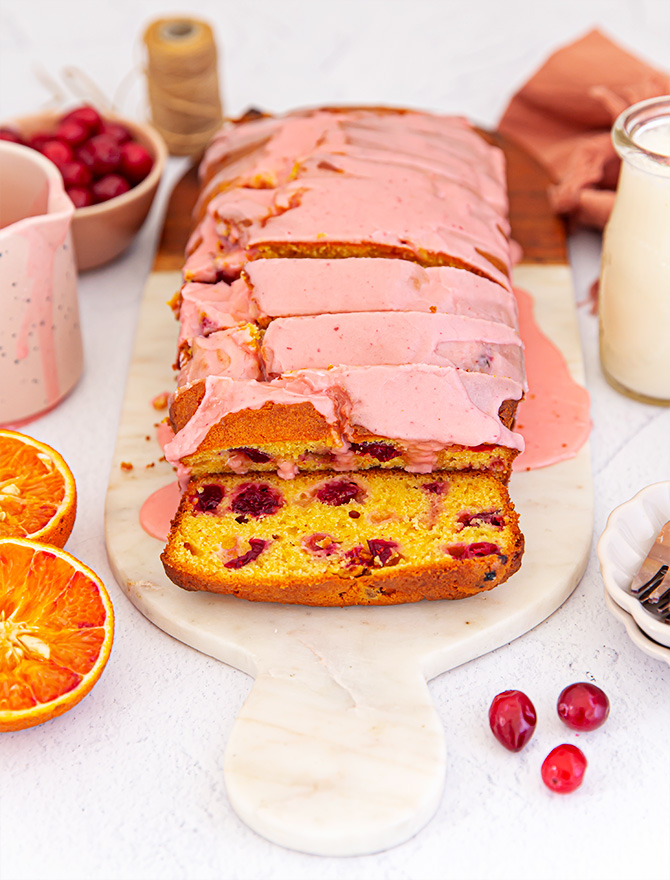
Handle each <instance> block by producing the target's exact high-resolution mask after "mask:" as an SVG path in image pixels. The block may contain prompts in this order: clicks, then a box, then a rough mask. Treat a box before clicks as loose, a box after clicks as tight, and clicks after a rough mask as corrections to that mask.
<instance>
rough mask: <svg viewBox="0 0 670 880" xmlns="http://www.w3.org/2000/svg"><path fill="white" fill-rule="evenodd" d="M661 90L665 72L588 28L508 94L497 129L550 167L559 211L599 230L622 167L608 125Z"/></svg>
mask: <svg viewBox="0 0 670 880" xmlns="http://www.w3.org/2000/svg"><path fill="white" fill-rule="evenodd" d="M667 94H670V76H669V75H668V74H667V73H665V72H663V71H660V70H656V69H655V68H653V67H650V66H649V65H648V64H646V63H645V62H644V61H641V60H640V59H639V58H635V57H634V56H633V55H630V54H629V53H628V52H626V51H625V50H624V49H622V48H621V47H620V46H617V45H616V44H615V43H613V42H612V41H611V40H610V39H608V37H606V36H605V35H604V34H602V33H601V32H600V31H598V30H593V31H591V32H590V33H588V34H586V36H584V37H582V38H581V39H579V40H577V41H576V42H574V43H571V44H570V45H568V46H565V47H563V48H562V49H559V50H558V51H557V52H555V53H554V54H553V55H551V56H550V57H549V58H548V59H547V61H546V62H545V63H544V64H543V66H542V67H541V68H540V69H539V70H538V71H537V73H536V74H535V75H534V76H532V77H531V79H530V80H529V81H528V82H527V83H526V85H525V86H523V88H521V89H520V91H519V92H517V94H516V95H515V96H514V97H513V98H512V100H511V102H510V104H509V106H508V107H507V110H506V111H505V113H504V115H503V117H502V119H501V121H500V124H499V126H498V130H499V131H500V132H501V133H502V134H504V135H506V136H507V137H509V138H511V139H512V140H514V141H516V142H517V143H518V144H520V145H521V146H522V147H524V148H525V149H526V150H527V152H529V153H530V154H531V155H532V156H534V157H535V158H536V159H537V160H538V161H539V162H540V164H542V165H543V166H544V167H545V168H546V170H547V171H548V172H549V174H550V175H551V177H552V179H553V180H554V185H553V186H551V187H550V189H549V199H550V202H551V205H552V207H553V208H554V210H555V211H556V212H557V213H559V214H564V215H568V216H569V217H570V218H571V219H572V220H573V221H574V222H576V223H578V224H582V225H584V226H593V227H596V228H598V229H602V228H603V227H604V225H605V222H606V221H607V218H608V217H609V214H610V211H611V209H612V205H613V204H614V193H615V190H616V184H617V178H618V175H619V165H620V160H619V157H618V156H617V154H616V152H615V150H614V147H613V146H612V141H611V138H610V130H611V127H612V123H613V122H614V120H615V119H616V118H617V116H618V115H619V113H621V112H622V110H625V109H626V107H628V106H630V105H631V104H635V103H636V102H637V101H643V100H645V99H646V98H654V97H657V96H658V95H667Z"/></svg>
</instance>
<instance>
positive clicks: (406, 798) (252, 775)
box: [224, 650, 445, 856]
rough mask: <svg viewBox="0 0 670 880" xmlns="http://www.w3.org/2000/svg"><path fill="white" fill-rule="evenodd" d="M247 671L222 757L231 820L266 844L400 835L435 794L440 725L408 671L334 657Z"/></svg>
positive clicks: (343, 851) (440, 779)
mask: <svg viewBox="0 0 670 880" xmlns="http://www.w3.org/2000/svg"><path fill="white" fill-rule="evenodd" d="M311 654H312V658H313V660H312V662H311V663H310V664H308V668H302V669H298V668H296V667H295V666H290V667H288V666H287V667H286V668H280V667H277V666H276V664H273V666H272V667H271V668H267V669H265V670H264V671H262V672H259V673H258V674H257V676H256V678H255V681H254V685H253V688H252V691H251V693H250V695H249V697H248V698H247V700H246V702H245V704H244V706H243V707H242V710H241V712H240V714H239V716H238V718H237V720H236V722H235V724H234V727H233V730H232V734H231V736H230V739H229V741H228V746H227V750H226V755H225V765H224V767H225V779H226V785H227V789H228V796H229V798H230V801H231V804H232V806H233V808H234V809H235V811H236V812H237V813H238V815H239V816H240V818H241V819H242V820H243V821H244V822H246V823H247V824H248V825H249V826H250V827H251V828H253V829H254V830H255V831H257V832H258V833H259V834H261V835H262V836H263V837H266V838H268V839H269V840H271V841H273V842H274V843H277V844H280V845H281V846H285V847H288V848H290V849H296V850H300V851H302V852H307V853H312V854H316V855H323V856H326V855H328V856H349V855H362V854H366V853H372V852H378V851H380V850H382V849H387V848H389V847H391V846H395V845H397V844H399V843H402V842H404V841H405V840H407V839H408V838H410V837H411V836H412V835H414V834H415V833H416V832H417V831H419V829H420V828H422V827H423V826H424V825H425V824H426V823H427V822H428V821H429V820H430V819H431V817H432V816H433V814H434V812H435V810H436V809H437V806H438V804H439V802H440V798H441V795H442V788H443V784H444V769H445V746H444V731H443V728H442V725H441V722H440V719H439V718H438V716H437V713H436V712H435V709H434V707H433V704H432V702H431V699H430V694H429V691H428V686H427V683H426V680H425V678H424V676H423V675H422V673H421V671H420V670H419V669H418V668H414V669H411V670H408V669H407V668H404V669H399V668H397V666H395V665H394V664H393V660H392V659H390V658H387V662H386V663H385V664H381V663H380V662H379V658H375V660H374V661H370V660H369V658H366V659H365V660H363V661H362V658H360V657H359V658H358V659H357V662H352V658H351V657H349V658H348V662H345V663H343V662H341V661H337V668H332V667H331V666H330V665H329V664H328V660H327V658H325V657H324V656H322V655H320V654H318V653H317V652H315V651H313V650H312V652H311Z"/></svg>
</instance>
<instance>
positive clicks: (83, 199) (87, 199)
mask: <svg viewBox="0 0 670 880" xmlns="http://www.w3.org/2000/svg"><path fill="white" fill-rule="evenodd" d="M65 192H66V193H67V194H68V196H69V197H70V200H71V202H72V204H73V205H74V206H75V208H88V207H90V206H91V205H92V204H93V203H94V200H93V193H92V192H91V190H90V189H89V187H87V186H68V187H67V188H66V190H65Z"/></svg>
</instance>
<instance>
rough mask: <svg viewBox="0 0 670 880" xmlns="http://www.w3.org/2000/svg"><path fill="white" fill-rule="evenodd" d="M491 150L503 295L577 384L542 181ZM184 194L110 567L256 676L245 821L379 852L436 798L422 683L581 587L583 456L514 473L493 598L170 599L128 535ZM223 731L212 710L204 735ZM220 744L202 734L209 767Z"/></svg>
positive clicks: (153, 281) (437, 753)
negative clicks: (394, 601)
mask: <svg viewBox="0 0 670 880" xmlns="http://www.w3.org/2000/svg"><path fill="white" fill-rule="evenodd" d="M501 146H502V147H503V148H504V150H505V152H506V154H507V160H508V175H509V187H510V202H511V219H512V228H513V234H514V236H515V238H516V240H517V241H519V243H520V244H521V245H522V247H523V249H524V259H523V262H522V263H521V264H520V265H519V266H518V267H517V269H516V271H515V282H516V283H517V284H518V285H520V286H522V287H524V288H525V289H526V290H528V291H529V292H530V293H531V294H532V296H533V300H534V305H535V317H536V320H537V321H538V323H539V325H540V327H541V329H542V330H543V331H544V332H545V334H546V335H547V336H549V338H550V339H551V340H552V341H553V342H554V344H556V345H557V346H558V347H559V348H560V349H561V351H562V352H563V354H564V356H565V358H566V360H567V363H568V365H569V368H570V371H571V373H572V375H573V378H575V379H576V380H577V381H578V382H580V383H582V384H583V371H582V361H581V348H580V341H579V334H578V329H577V321H576V315H575V306H574V297H573V292H572V287H571V276H570V270H569V267H568V265H567V260H566V248H565V237H564V232H563V229H562V226H561V224H560V223H559V222H558V221H557V220H556V218H554V217H553V215H552V214H551V212H550V210H549V207H548V204H547V200H546V196H545V190H546V184H547V180H546V177H545V175H544V173H543V172H542V170H541V169H540V168H539V166H537V165H535V164H534V163H533V162H532V161H531V160H530V159H529V158H528V156H526V155H525V154H524V153H523V152H521V151H520V150H519V149H517V148H516V147H514V146H513V145H511V144H509V143H506V142H501ZM196 191H197V180H196V176H195V172H194V171H191V172H189V173H188V174H187V175H186V176H185V177H184V178H183V179H182V180H181V181H180V183H178V185H177V186H176V188H175V190H174V192H173V194H172V198H171V201H170V204H169V207H168V210H167V213H166V220H165V227H164V230H163V235H162V238H161V242H160V245H159V249H158V253H157V256H156V261H155V266H154V270H153V272H152V274H151V276H150V278H149V280H148V283H147V285H146V289H145V292H144V298H143V303H142V307H141V312H140V318H139V325H138V329H137V337H136V342H135V349H134V355H133V360H132V363H131V367H130V373H129V378H128V386H127V390H126V396H125V401H124V407H123V412H122V416H121V422H120V426H119V433H118V438H117V444H116V451H115V456H114V461H113V464H112V470H111V477H110V482H109V490H108V496H107V505H106V535H107V548H108V553H109V559H110V563H111V565H112V568H113V570H114V573H115V575H116V577H117V579H118V582H119V584H120V585H121V587H122V588H123V590H124V591H125V593H126V595H127V596H128V598H129V599H130V600H131V602H132V603H133V604H134V605H135V606H136V607H137V608H138V609H139V611H141V613H142V614H144V615H146V617H148V618H149V619H150V620H151V621H153V622H154V623H155V624H156V625H157V626H159V627H160V628H161V629H163V630H164V631H165V632H166V633H169V634H170V635H172V636H174V637H175V638H177V639H180V640H181V641H183V642H185V643H186V644H188V645H191V646H193V647H194V648H197V649H198V650H200V651H203V652H204V653H206V654H209V655H211V656H213V657H216V658H218V659H219V660H222V661H224V662H225V663H228V664H230V665H232V666H235V667H236V668H238V669H241V670H243V671H244V672H247V673H248V674H249V675H251V676H253V677H254V685H253V688H252V690H251V693H250V695H249V697H248V699H247V701H246V702H245V704H244V706H243V708H242V710H241V712H240V715H239V717H238V718H237V720H236V722H235V725H234V727H233V730H232V733H231V736H230V739H229V741H228V744H227V749H226V758H225V780H226V786H227V792H228V797H229V798H230V801H231V803H232V805H233V807H234V809H235V810H236V811H237V813H238V814H239V816H240V817H241V818H242V819H243V820H244V821H245V822H246V823H247V824H248V825H249V826H251V827H252V828H253V829H254V830H256V831H257V832H258V833H260V834H262V835H264V836H265V837H267V838H269V839H270V840H272V841H274V842H276V843H278V844H281V845H283V846H286V847H289V848H293V849H298V850H302V851H304V852H309V853H315V854H319V855H355V854H364V853H371V852H375V851H378V850H381V849H385V848H388V847H391V846H394V845H396V844H398V843H401V842H403V841H405V840H407V839H408V838H409V837H411V836H412V835H414V834H415V833H416V832H417V831H418V830H419V829H420V828H421V827H422V826H423V825H425V824H426V823H427V822H428V821H429V820H430V819H431V817H432V816H433V814H434V812H435V810H436V808H437V806H438V804H439V802H440V799H441V796H442V790H443V786H444V784H445V753H446V744H445V738H444V733H443V730H442V727H441V725H440V721H439V719H438V716H437V714H436V712H435V709H434V707H433V705H432V703H431V699H430V694H429V690H428V687H427V684H426V683H427V681H428V680H430V679H431V678H432V677H433V676H436V675H439V674H440V673H442V672H445V671H446V670H449V669H451V668H453V667H455V666H458V665H459V664H461V663H465V662H466V661H469V660H473V659H474V658H476V657H479V656H481V655H482V654H485V653H487V652H488V651H492V650H493V649H495V648H497V647H499V646H501V645H503V644H505V643H507V642H509V641H511V640H512V639H515V638H517V637H518V636H521V635H522V634H523V633H525V632H527V631H528V630H529V629H531V628H532V627H534V626H536V625H537V624H538V623H540V622H541V621H542V620H544V619H545V618H546V617H548V616H549V615H550V614H551V613H552V612H553V611H554V610H555V609H556V608H558V607H559V605H561V603H562V602H564V601H565V599H567V598H568V596H569V595H570V593H571V592H572V590H573V589H574V587H575V586H576V584H577V583H578V581H579V579H580V577H581V575H582V573H583V571H584V568H585V565H586V561H587V558H588V553H589V548H590V544H591V535H592V522H593V501H592V487H591V472H590V458H589V451H588V447H584V448H582V449H581V451H580V452H579V454H578V455H577V457H576V458H573V459H571V460H569V461H565V462H561V463H559V464H556V465H553V466H551V467H548V468H543V469H540V470H536V471H531V472H527V473H515V474H514V475H513V477H512V481H511V485H510V494H511V496H512V498H513V500H514V503H515V506H516V508H517V510H519V512H520V514H521V527H522V530H523V532H524V534H525V537H526V553H525V557H524V561H523V565H522V568H521V570H520V571H519V572H518V573H517V574H516V575H514V577H512V578H511V579H510V580H509V581H508V582H507V583H506V584H503V585H502V586H500V587H498V588H496V589H495V590H493V591H491V592H489V593H484V594H481V595H479V596H476V597H474V598H471V599H466V600H462V601H457V602H449V601H444V602H420V603H417V604H413V605H404V606H393V607H385V608H370V607H359V608H325V609H324V608H309V607H303V606H290V605H286V606H284V605H273V604H266V603H250V602H245V601H244V600H241V599H236V598H234V597H229V596H216V595H210V594H205V593H188V592H185V591H183V590H181V589H179V588H178V587H176V586H174V585H173V584H172V583H171V582H170V581H169V580H168V579H167V578H166V576H165V574H164V573H163V569H162V566H161V563H160V560H159V554H160V552H161V550H162V544H161V542H160V541H158V540H156V539H155V538H152V537H150V536H149V535H148V534H146V533H145V532H144V531H143V529H142V528H141V527H140V523H139V511H140V508H141V506H142V504H143V502H144V501H145V499H146V498H147V497H148V496H149V495H151V493H153V492H154V491H156V490H158V489H160V488H161V487H163V486H166V485H168V484H169V483H171V482H173V480H174V474H173V471H172V469H171V467H169V466H168V465H167V464H166V462H165V461H160V460H159V459H160V450H159V448H158V445H157V443H156V441H155V439H154V438H155V428H154V426H155V424H156V422H157V421H159V419H160V418H161V416H162V414H161V413H157V412H156V410H155V409H154V408H153V406H152V403H151V401H152V399H153V398H154V397H155V396H156V395H157V394H158V393H160V392H162V391H170V390H172V389H173V387H174V375H173V372H172V369H171V364H172V362H173V360H174V357H175V350H176V336H177V327H176V322H175V321H174V318H173V316H172V314H171V312H170V310H169V309H168V307H167V306H166V301H167V300H168V299H169V297H170V296H171V295H172V294H173V293H174V291H175V290H177V289H178V287H179V286H180V274H179V270H180V269H181V265H182V262H183V252H184V243H185V241H186V238H187V236H188V234H189V231H190V227H191V217H190V212H191V207H192V205H193V202H194V200H195V197H196ZM122 462H129V463H132V465H133V468H132V470H127V469H124V468H122V466H121V465H122ZM218 730H219V722H218V719H217V710H216V707H212V733H213V734H215V732H216V731H218ZM220 746H221V744H220V743H217V742H216V737H215V736H213V737H212V758H211V762H212V765H214V764H215V756H216V754H217V753H218V752H219V750H220ZM204 760H205V761H206V760H207V758H206V757H205V759H204Z"/></svg>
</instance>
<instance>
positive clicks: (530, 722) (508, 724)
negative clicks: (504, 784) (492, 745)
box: [489, 691, 537, 752]
mask: <svg viewBox="0 0 670 880" xmlns="http://www.w3.org/2000/svg"><path fill="white" fill-rule="evenodd" d="M536 723H537V715H536V713H535V706H533V704H532V703H531V701H530V700H529V699H528V697H527V696H526V695H525V694H524V693H523V692H522V691H503V692H502V693H501V694H498V695H497V696H496V697H494V698H493V702H492V703H491V706H490V707H489V724H490V725H491V730H492V731H493V735H494V736H495V738H496V739H497V740H498V742H499V743H501V744H502V745H504V746H505V748H506V749H509V750H510V752H519V751H521V749H522V748H523V747H524V746H525V745H526V743H527V742H528V740H529V739H530V738H531V736H532V735H533V733H534V731H535V725H536Z"/></svg>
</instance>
